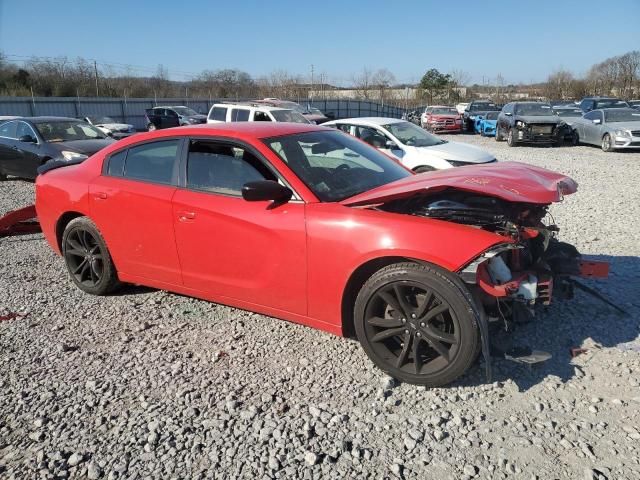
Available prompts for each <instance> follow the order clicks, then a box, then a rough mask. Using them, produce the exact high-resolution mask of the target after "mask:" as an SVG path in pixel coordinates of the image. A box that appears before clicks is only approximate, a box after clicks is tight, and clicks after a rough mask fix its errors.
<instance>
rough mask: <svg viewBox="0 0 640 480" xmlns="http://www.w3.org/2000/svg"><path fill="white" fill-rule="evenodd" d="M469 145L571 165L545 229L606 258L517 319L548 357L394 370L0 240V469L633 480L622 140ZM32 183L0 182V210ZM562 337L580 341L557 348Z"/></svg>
mask: <svg viewBox="0 0 640 480" xmlns="http://www.w3.org/2000/svg"><path fill="white" fill-rule="evenodd" d="M447 138H449V139H456V140H461V141H466V142H469V143H474V144H478V145H481V146H483V147H485V148H487V149H488V150H491V151H493V152H495V154H496V156H497V157H498V159H499V160H519V161H523V162H528V163H532V164H535V165H540V166H544V167H548V168H551V169H554V170H559V171H562V172H565V173H567V174H570V175H571V176H572V177H574V178H575V179H576V180H577V181H578V183H579V184H580V191H579V193H578V194H576V195H573V196H571V197H568V198H567V199H566V201H565V202H564V203H563V204H560V205H556V206H554V207H553V211H552V212H553V215H554V217H555V219H556V221H557V223H558V224H559V225H560V226H561V227H562V232H561V238H562V239H564V240H567V241H570V242H573V243H575V244H576V246H577V247H578V248H579V249H580V250H581V251H582V252H584V253H585V254H588V255H590V256H594V257H595V258H603V259H606V260H608V261H610V262H611V265H612V274H611V278H610V279H609V280H608V281H606V282H605V281H592V282H589V285H590V286H592V287H595V288H597V289H599V290H600V291H601V292H603V293H604V294H605V295H607V296H608V297H609V298H611V299H612V300H614V301H615V302H617V303H618V304H620V305H621V306H622V307H623V308H625V309H626V310H628V311H629V312H630V314H631V315H630V316H629V317H623V316H620V315H618V314H616V313H615V312H613V311H612V310H611V309H610V308H609V307H607V306H605V305H603V304H601V303H599V302H598V301H597V300H594V299H592V298H590V297H588V296H586V295H584V294H582V293H580V292H579V293H578V294H577V297H576V299H575V300H574V301H573V302H571V303H565V304H554V305H553V306H552V307H551V308H549V310H548V311H547V312H546V313H544V314H543V315H541V316H539V317H538V318H537V319H536V321H535V322H533V323H530V324H527V325H525V326H523V327H521V328H520V329H519V330H518V331H517V332H516V339H517V342H518V343H520V344H527V345H531V346H534V347H536V348H539V349H543V350H547V351H549V352H551V353H552V354H553V358H552V359H551V360H550V361H548V362H546V363H545V364H543V365H538V366H535V367H533V368H531V369H529V368H526V367H521V366H518V365H516V364H513V363H510V362H507V361H505V360H500V361H497V362H496V368H495V370H496V377H497V381H496V382H495V383H491V384H486V383H485V380H484V376H483V369H482V366H481V365H480V364H478V365H476V366H475V367H473V368H472V369H471V371H470V372H469V373H468V374H467V375H465V376H464V378H462V379H461V380H460V381H459V382H457V383H456V384H454V385H452V386H450V387H448V388H441V389H434V390H426V389H424V388H420V387H415V386H412V385H404V384H397V383H396V382H394V381H392V380H391V379H389V378H387V377H384V376H383V375H382V374H381V373H380V372H379V371H378V370H376V369H375V368H374V367H373V366H372V364H371V363H370V362H369V361H368V360H367V358H366V357H365V355H364V353H363V352H362V351H361V349H360V347H359V346H358V344H357V343H356V342H355V341H352V340H346V339H341V338H337V337H334V336H331V335H329V334H325V333H322V332H319V331H314V330H312V329H309V328H306V327H302V326H298V325H294V324H290V323H287V322H284V321H281V320H275V319H272V318H268V317H265V316H262V315H257V314H253V313H249V312H244V311H241V310H236V309H233V308H229V307H225V306H222V305H215V304H210V303H207V302H203V301H199V300H194V299H190V298H186V297H182V296H178V295H173V294H170V293H166V292H162V291H155V290H150V289H145V288H140V287H128V288H127V289H125V290H124V291H122V292H120V293H119V294H118V295H114V296H111V297H106V298H97V297H91V296H88V295H85V294H82V293H81V292H80V291H79V290H77V289H76V288H74V287H73V286H72V284H71V282H70V280H69V279H68V278H67V274H66V272H65V269H64V265H63V262H62V260H61V259H60V258H58V257H56V256H55V255H54V254H53V252H52V251H51V250H50V249H49V248H48V246H47V245H46V244H45V242H44V240H43V239H42V237H41V236H40V235H34V236H28V237H22V238H10V239H3V240H0V315H2V314H4V313H7V312H9V311H13V312H18V313H21V314H24V315H25V316H24V317H21V318H18V319H14V320H10V321H4V322H0V478H3V479H4V478H6V479H20V480H21V479H26V478H89V479H99V478H100V479H102V478H107V479H119V478H122V479H140V478H162V479H169V478H190V479H191V478H318V477H328V478H346V477H354V478H367V477H371V478H438V479H449V478H451V479H470V478H486V479H489V478H491V479H500V478H518V479H520V478H524V479H536V478H539V479H549V478H567V479H600V478H609V479H621V478H640V463H639V462H640V461H639V458H640V457H639V456H638V445H639V444H640V418H639V414H638V410H639V407H640V388H639V384H640V353H639V350H640V341H639V340H638V331H639V324H640V322H639V319H640V300H639V299H638V291H639V289H638V285H639V284H640V282H639V280H640V274H639V273H638V272H639V271H640V261H639V259H638V256H639V255H640V236H639V235H638V233H637V225H638V219H639V218H640V194H639V193H638V186H637V179H638V174H639V173H640V153H620V154H605V153H603V152H601V151H600V150H598V149H596V148H591V147H575V148H571V147H565V148H557V149H551V148H534V147H518V148H509V147H507V146H506V145H505V144H504V143H502V144H498V143H495V142H494V141H493V140H490V139H483V138H480V137H472V136H460V137H459V138H454V137H447ZM32 201H33V185H32V184H29V183H24V182H19V181H9V182H4V183H0V212H2V211H6V210H10V209H12V208H15V207H18V206H22V205H25V204H28V203H30V202H32ZM571 347H583V348H586V349H587V351H586V353H584V354H582V355H579V356H578V357H576V358H575V359H571V358H570V356H569V349H570V348H571Z"/></svg>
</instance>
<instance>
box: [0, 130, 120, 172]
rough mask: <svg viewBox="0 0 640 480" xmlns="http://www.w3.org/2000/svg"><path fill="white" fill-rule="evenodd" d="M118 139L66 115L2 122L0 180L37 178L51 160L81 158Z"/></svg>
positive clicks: (68, 160) (0, 131)
mask: <svg viewBox="0 0 640 480" xmlns="http://www.w3.org/2000/svg"><path fill="white" fill-rule="evenodd" d="M114 142H115V140H113V139H111V138H109V137H107V136H106V135H105V134H104V133H102V132H101V131H100V130H98V129H97V128H95V127H94V126H92V125H89V124H88V123H86V122H83V121H80V120H77V119H75V118H65V117H20V118H17V119H14V120H8V121H4V122H2V123H0V180H6V178H7V175H12V176H15V177H20V178H26V179H34V178H36V176H37V174H38V172H37V169H38V167H39V166H40V165H43V164H44V163H46V162H48V161H50V160H61V161H65V162H70V161H81V160H84V159H86V158H87V157H89V156H91V155H93V154H94V153H96V152H98V151H99V150H101V149H103V148H104V147H106V146H108V145H110V144H112V143H114Z"/></svg>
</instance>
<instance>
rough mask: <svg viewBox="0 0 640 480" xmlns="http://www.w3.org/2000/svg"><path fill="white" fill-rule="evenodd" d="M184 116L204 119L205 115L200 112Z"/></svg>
mask: <svg viewBox="0 0 640 480" xmlns="http://www.w3.org/2000/svg"><path fill="white" fill-rule="evenodd" d="M184 118H195V119H196V120H206V119H207V116H206V115H204V114H202V113H198V114H197V115H185V116H184Z"/></svg>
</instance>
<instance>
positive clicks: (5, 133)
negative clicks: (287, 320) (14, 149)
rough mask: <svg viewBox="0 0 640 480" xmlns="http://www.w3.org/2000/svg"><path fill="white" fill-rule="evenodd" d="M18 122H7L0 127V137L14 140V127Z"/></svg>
mask: <svg viewBox="0 0 640 480" xmlns="http://www.w3.org/2000/svg"><path fill="white" fill-rule="evenodd" d="M17 123H18V122H7V123H5V124H3V125H0V137H5V138H13V139H15V138H16V127H17Z"/></svg>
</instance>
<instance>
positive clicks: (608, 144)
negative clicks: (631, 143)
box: [602, 133, 613, 152]
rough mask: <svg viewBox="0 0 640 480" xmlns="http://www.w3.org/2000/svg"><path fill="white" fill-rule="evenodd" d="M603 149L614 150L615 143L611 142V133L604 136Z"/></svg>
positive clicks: (606, 150) (604, 150) (605, 150)
mask: <svg viewBox="0 0 640 480" xmlns="http://www.w3.org/2000/svg"><path fill="white" fill-rule="evenodd" d="M602 151H603V152H613V143H612V142H611V135H609V134H608V133H605V134H604V136H603V137H602Z"/></svg>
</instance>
